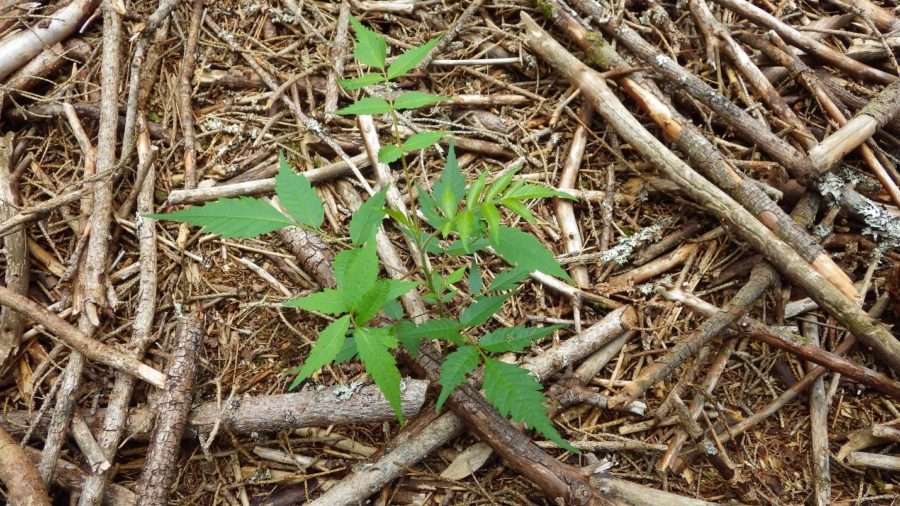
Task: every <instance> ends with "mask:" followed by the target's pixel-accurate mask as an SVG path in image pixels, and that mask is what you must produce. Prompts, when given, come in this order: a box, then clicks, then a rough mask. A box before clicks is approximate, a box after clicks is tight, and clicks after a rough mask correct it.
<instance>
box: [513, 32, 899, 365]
mask: <svg viewBox="0 0 900 506" xmlns="http://www.w3.org/2000/svg"><path fill="white" fill-rule="evenodd" d="M523 20H524V23H525V25H526V28H527V31H526V40H527V41H528V43H529V45H530V46H531V48H532V50H534V51H535V52H536V53H537V54H538V55H539V56H540V57H541V58H543V59H544V60H545V61H547V62H548V63H550V64H551V65H552V66H553V67H554V68H555V69H556V70H557V71H558V72H560V73H561V74H562V75H563V76H565V77H566V78H567V79H569V80H570V81H571V82H572V83H573V84H576V85H578V86H579V88H580V89H581V91H582V95H583V96H584V97H585V99H588V100H590V102H591V105H592V106H593V107H594V111H596V112H597V113H599V114H600V115H601V116H602V117H603V118H604V119H605V120H606V122H607V124H608V125H609V126H610V127H611V128H613V129H614V130H615V131H616V132H617V133H618V134H619V135H620V136H621V137H622V138H623V139H625V140H626V142H628V143H629V144H630V145H631V147H632V148H633V149H634V150H635V151H637V152H638V153H639V154H640V155H641V156H642V157H643V158H644V159H646V160H647V161H649V162H651V163H652V164H653V165H654V166H655V167H657V169H659V170H660V171H661V172H662V173H663V174H665V176H666V177H668V178H669V179H671V180H672V181H674V182H675V183H677V184H678V185H679V186H681V187H682V189H683V190H684V191H685V193H686V194H688V195H689V196H690V197H691V198H692V199H694V200H695V201H697V202H698V203H701V205H703V206H704V207H705V208H706V209H708V210H709V211H710V212H711V213H713V214H714V215H715V216H716V217H717V218H718V219H719V220H720V221H722V223H723V224H726V225H728V226H729V227H730V228H732V229H733V230H734V231H735V232H737V233H738V234H739V235H740V236H741V237H742V238H743V239H744V240H745V241H747V242H748V243H749V244H750V245H751V246H752V247H753V248H754V249H756V250H757V251H759V252H761V253H763V254H764V255H765V256H766V258H767V259H768V260H769V261H770V262H771V263H772V264H773V265H774V266H776V267H777V268H778V269H779V270H780V271H781V272H782V273H783V274H785V275H787V276H788V277H789V278H790V279H791V280H793V281H794V282H796V283H797V284H799V285H800V286H802V287H803V288H804V289H805V290H806V291H807V292H808V293H809V294H810V295H811V296H813V297H814V298H815V299H816V300H817V301H818V302H820V303H821V304H822V307H825V308H827V309H828V310H829V311H830V312H831V313H832V314H833V315H834V316H835V318H837V319H838V321H840V322H841V323H842V324H843V325H845V326H846V327H847V328H848V329H849V330H850V331H851V332H853V333H854V335H857V336H859V337H860V339H861V340H863V341H864V342H865V343H866V344H867V345H869V346H871V347H872V348H874V349H875V350H876V357H877V358H879V359H881V360H883V361H885V362H886V363H888V364H890V365H891V367H892V368H894V369H895V370H897V371H900V342H898V341H897V338H896V337H895V336H894V335H893V334H892V333H891V332H890V331H889V330H888V329H887V328H886V327H885V326H884V325H883V324H882V323H880V322H878V321H876V320H874V319H872V318H871V317H869V316H868V315H866V314H865V313H864V312H863V311H862V310H861V309H860V308H859V306H858V305H857V304H856V301H854V300H851V299H850V298H849V297H847V296H846V295H844V294H843V293H842V292H841V291H840V290H838V289H837V288H835V286H834V285H832V284H831V283H830V282H829V281H828V280H827V279H826V278H825V277H823V276H822V275H821V274H819V273H818V272H817V271H816V270H814V269H813V268H811V267H810V265H809V264H808V263H807V262H806V261H805V260H804V259H803V258H802V257H801V256H800V255H799V254H797V253H796V252H795V251H794V250H793V249H792V248H791V247H790V246H788V245H787V244H785V243H784V242H783V241H781V240H780V239H779V238H778V237H777V236H775V234H774V233H773V232H772V231H771V230H769V229H768V228H767V227H766V226H765V225H763V224H762V223H760V222H759V221H758V220H757V219H756V218H755V217H753V216H752V215H751V214H750V213H749V212H747V211H746V210H744V208H742V207H741V206H740V205H739V204H738V203H737V202H735V201H734V200H733V199H731V197H729V196H728V195H727V194H725V193H724V192H723V191H722V190H720V189H719V188H717V187H716V186H714V185H712V184H711V183H710V182H709V181H707V180H706V179H704V178H702V177H701V176H700V175H699V174H697V173H696V172H694V171H693V169H691V168H690V167H689V166H688V165H687V164H685V163H684V162H683V161H681V159H679V158H678V157H677V156H676V155H675V154H674V153H672V152H671V151H670V150H669V149H668V148H667V147H666V146H665V145H664V144H662V143H661V142H660V141H659V140H658V139H656V137H654V136H653V135H651V134H650V133H649V132H648V131H647V130H646V129H645V128H644V127H643V126H642V125H641V124H640V122H638V121H637V120H636V119H635V118H634V117H633V116H632V115H631V113H630V112H629V111H628V109H627V108H626V107H625V106H624V105H623V104H622V103H621V102H620V101H619V99H618V98H617V97H616V96H615V94H614V93H612V91H610V89H609V87H608V86H607V85H606V83H605V81H604V79H603V77H602V76H601V75H600V74H598V73H597V72H595V71H593V70H591V69H590V68H588V67H586V66H585V65H584V64H582V63H581V62H580V61H578V59H577V58H575V57H574V56H572V55H571V54H570V53H569V52H568V51H566V50H565V49H564V48H563V47H562V46H560V45H559V44H558V43H557V42H556V41H554V40H553V39H552V38H551V37H550V36H549V35H547V34H546V32H544V31H543V30H542V29H540V27H538V26H537V25H536V24H535V23H534V21H532V20H531V18H530V17H529V16H527V15H523Z"/></svg>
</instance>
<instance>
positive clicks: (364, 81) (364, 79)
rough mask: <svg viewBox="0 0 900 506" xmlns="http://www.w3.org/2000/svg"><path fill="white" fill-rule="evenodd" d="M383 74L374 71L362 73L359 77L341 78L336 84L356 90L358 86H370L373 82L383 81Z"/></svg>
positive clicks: (346, 88)
mask: <svg viewBox="0 0 900 506" xmlns="http://www.w3.org/2000/svg"><path fill="white" fill-rule="evenodd" d="M383 82H384V76H383V75H381V74H376V73H374V72H372V73H368V74H363V75H361V76H359V77H351V78H350V79H341V80H340V81H338V84H340V85H341V87H342V88H344V89H345V90H351V91H352V90H358V89H360V88H364V87H366V86H371V85H373V84H378V83H383Z"/></svg>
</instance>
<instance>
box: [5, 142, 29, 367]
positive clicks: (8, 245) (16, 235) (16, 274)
mask: <svg viewBox="0 0 900 506" xmlns="http://www.w3.org/2000/svg"><path fill="white" fill-rule="evenodd" d="M12 155H13V133H12V132H7V134H6V135H4V136H3V137H0V220H6V219H8V218H10V217H11V216H13V215H15V214H16V213H15V211H14V210H13V208H12V204H14V203H15V201H16V199H15V196H14V194H13V188H12V184H13V181H12V177H11V176H12V169H13V167H11V165H10V164H11V162H12ZM3 243H4V249H5V252H6V269H5V270H6V272H5V273H4V282H5V283H6V287H7V288H8V289H10V290H12V291H14V292H16V293H18V294H21V295H27V294H28V272H29V269H28V267H29V265H28V238H27V236H26V234H25V230H24V229H20V230H18V231H16V232H13V233H11V234H9V235H7V236H5V237H3ZM23 327H24V319H23V318H22V315H21V314H20V313H17V312H16V311H12V310H10V309H9V308H5V307H4V308H0V369H3V368H4V366H5V364H6V360H7V359H8V358H9V356H10V355H11V354H12V353H13V351H14V350H15V349H16V348H18V346H19V342H20V341H21V339H22V330H23Z"/></svg>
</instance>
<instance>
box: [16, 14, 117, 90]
mask: <svg viewBox="0 0 900 506" xmlns="http://www.w3.org/2000/svg"><path fill="white" fill-rule="evenodd" d="M99 4H100V0H75V1H74V2H72V3H70V4H68V5H66V6H65V7H63V8H61V9H59V10H57V11H56V12H54V13H53V14H51V15H49V16H47V18H46V20H45V21H44V22H41V23H38V24H35V25H34V26H31V27H29V28H28V29H27V30H22V31H21V32H19V33H17V34H15V35H12V36H11V37H8V38H7V39H5V40H4V41H2V43H0V81H2V80H3V79H5V78H6V76H8V75H9V74H11V73H13V72H14V71H16V69H18V68H19V67H21V66H23V65H25V64H26V63H28V62H29V61H31V59H32V58H34V57H35V56H37V55H38V54H40V52H41V51H43V50H44V49H45V48H48V47H50V46H52V45H54V44H56V43H57V42H61V41H63V40H65V39H66V38H67V37H68V36H69V35H71V34H72V32H74V31H75V30H77V29H78V27H79V26H81V21H82V20H83V19H84V18H86V17H87V16H88V15H90V14H91V13H92V12H94V9H96V8H97V6H98V5H99Z"/></svg>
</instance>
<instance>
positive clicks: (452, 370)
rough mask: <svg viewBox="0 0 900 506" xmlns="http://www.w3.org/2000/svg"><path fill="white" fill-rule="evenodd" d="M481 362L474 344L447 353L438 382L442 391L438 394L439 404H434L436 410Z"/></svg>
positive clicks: (438, 409) (439, 408)
mask: <svg viewBox="0 0 900 506" xmlns="http://www.w3.org/2000/svg"><path fill="white" fill-rule="evenodd" d="M480 363H481V355H479V354H478V350H476V349H475V348H474V347H472V346H460V347H459V348H457V350H456V351H454V352H453V353H451V354H449V355H447V358H445V359H444V362H443V363H442V364H441V377H440V379H438V383H440V384H441V393H440V395H439V396H438V399H437V404H435V405H434V409H435V411H440V410H441V406H443V405H444V401H446V400H447V397H450V394H452V393H453V391H454V390H456V387H458V386H459V385H460V383H462V382H463V381H465V380H466V374H469V373H470V372H472V371H474V370H475V368H476V367H478V364H480Z"/></svg>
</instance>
